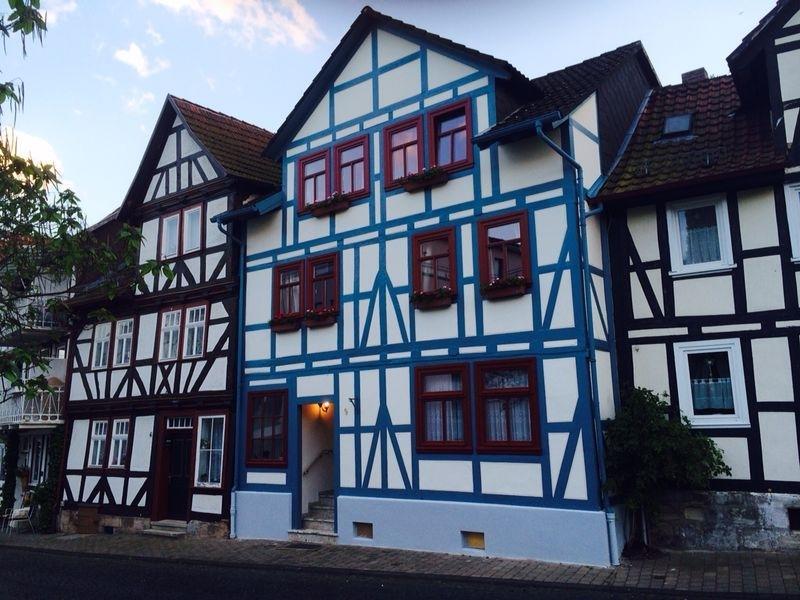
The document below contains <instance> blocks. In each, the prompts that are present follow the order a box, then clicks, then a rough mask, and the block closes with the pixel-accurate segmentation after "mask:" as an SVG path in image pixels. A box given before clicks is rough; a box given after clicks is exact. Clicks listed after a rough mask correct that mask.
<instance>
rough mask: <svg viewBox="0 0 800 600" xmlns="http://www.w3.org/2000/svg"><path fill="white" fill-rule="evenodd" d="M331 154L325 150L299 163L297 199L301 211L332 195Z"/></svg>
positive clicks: (306, 157) (305, 157)
mask: <svg viewBox="0 0 800 600" xmlns="http://www.w3.org/2000/svg"><path fill="white" fill-rule="evenodd" d="M329 154H330V152H329V151H328V150H323V151H322V152H317V153H315V154H310V155H309V156H304V157H303V158H301V159H300V160H299V161H298V163H297V173H298V184H297V197H298V198H299V200H300V210H303V209H304V208H306V207H307V206H311V205H312V204H316V203H317V202H322V201H323V200H325V199H326V198H327V197H328V196H329V195H330V187H331V186H330V171H329V162H330V160H329V159H330V156H329Z"/></svg>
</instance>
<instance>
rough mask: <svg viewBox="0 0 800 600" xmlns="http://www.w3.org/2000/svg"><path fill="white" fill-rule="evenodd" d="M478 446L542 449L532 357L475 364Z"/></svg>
mask: <svg viewBox="0 0 800 600" xmlns="http://www.w3.org/2000/svg"><path fill="white" fill-rule="evenodd" d="M475 385H476V387H477V392H478V393H477V415H478V447H479V449H481V450H483V451H490V452H491V451H501V452H539V451H540V448H541V446H540V441H539V426H538V411H537V405H536V370H535V366H534V362H533V361H530V360H514V361H492V362H484V363H478V364H477V365H476V367H475Z"/></svg>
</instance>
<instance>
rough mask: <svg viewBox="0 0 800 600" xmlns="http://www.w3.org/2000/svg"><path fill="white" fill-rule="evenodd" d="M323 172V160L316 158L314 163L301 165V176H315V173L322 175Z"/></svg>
mask: <svg viewBox="0 0 800 600" xmlns="http://www.w3.org/2000/svg"><path fill="white" fill-rule="evenodd" d="M324 171H325V159H324V158H318V159H317V160H315V161H312V162H307V163H306V164H305V165H303V174H304V175H306V176H308V175H316V174H317V173H322V172H324Z"/></svg>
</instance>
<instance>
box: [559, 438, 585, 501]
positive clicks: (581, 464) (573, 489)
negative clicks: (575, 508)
mask: <svg viewBox="0 0 800 600" xmlns="http://www.w3.org/2000/svg"><path fill="white" fill-rule="evenodd" d="M564 498H566V499H568V500H586V499H587V498H588V491H587V488H586V462H585V460H584V457H583V434H582V433H581V434H579V435H578V445H577V446H576V448H575V456H574V457H573V459H572V466H571V468H570V470H569V477H568V478H567V487H565V488H564Z"/></svg>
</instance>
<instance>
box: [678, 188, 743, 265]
mask: <svg viewBox="0 0 800 600" xmlns="http://www.w3.org/2000/svg"><path fill="white" fill-rule="evenodd" d="M667 226H668V230H669V247H670V258H671V262H672V271H671V274H673V275H681V274H691V273H698V272H703V271H718V270H724V269H730V268H731V267H733V266H734V264H733V259H732V252H731V241H730V227H729V225H728V209H727V204H726V202H725V199H724V198H723V197H711V198H701V199H698V200H692V201H690V202H678V203H674V204H670V205H668V207H667Z"/></svg>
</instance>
